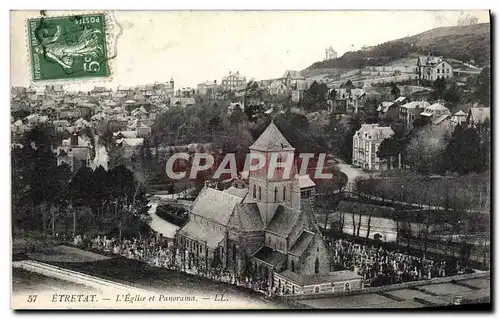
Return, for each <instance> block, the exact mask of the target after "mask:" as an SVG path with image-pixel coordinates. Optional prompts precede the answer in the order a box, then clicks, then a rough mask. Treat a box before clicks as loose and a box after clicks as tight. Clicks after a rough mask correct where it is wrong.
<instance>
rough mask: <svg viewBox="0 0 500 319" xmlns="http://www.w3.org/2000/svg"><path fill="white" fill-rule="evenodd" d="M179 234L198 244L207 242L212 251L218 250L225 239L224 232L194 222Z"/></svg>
mask: <svg viewBox="0 0 500 319" xmlns="http://www.w3.org/2000/svg"><path fill="white" fill-rule="evenodd" d="M179 233H180V234H181V235H183V236H186V237H189V238H191V239H194V240H196V241H198V242H206V243H207V246H208V247H210V248H212V249H215V248H217V246H219V243H220V242H221V241H222V239H224V233H223V232H220V231H215V230H213V229H212V228H211V227H208V226H205V225H203V224H200V223H197V222H193V221H191V222H189V223H187V224H186V225H185V226H184V227H182V229H180V230H179Z"/></svg>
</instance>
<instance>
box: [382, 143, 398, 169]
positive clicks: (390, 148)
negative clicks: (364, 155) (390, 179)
mask: <svg viewBox="0 0 500 319" xmlns="http://www.w3.org/2000/svg"><path fill="white" fill-rule="evenodd" d="M400 152H401V150H400V144H399V140H398V139H397V138H396V136H395V135H393V136H391V137H389V138H386V139H384V140H383V141H382V143H380V146H379V148H378V150H377V157H378V158H380V159H384V160H386V161H387V168H388V169H390V168H391V167H393V165H392V163H393V160H394V158H395V157H397V156H398V155H399V154H400Z"/></svg>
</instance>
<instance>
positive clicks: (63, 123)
mask: <svg viewBox="0 0 500 319" xmlns="http://www.w3.org/2000/svg"><path fill="white" fill-rule="evenodd" d="M52 125H53V126H54V128H55V130H56V132H57V133H62V132H64V130H65V129H67V128H68V127H71V124H70V123H69V121H67V120H55V121H52Z"/></svg>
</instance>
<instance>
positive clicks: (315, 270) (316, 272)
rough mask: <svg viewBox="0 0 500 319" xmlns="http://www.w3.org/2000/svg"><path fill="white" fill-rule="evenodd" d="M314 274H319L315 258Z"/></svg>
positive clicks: (317, 261) (317, 262)
mask: <svg viewBox="0 0 500 319" xmlns="http://www.w3.org/2000/svg"><path fill="white" fill-rule="evenodd" d="M314 273H315V274H319V259H318V257H316V261H315V262H314Z"/></svg>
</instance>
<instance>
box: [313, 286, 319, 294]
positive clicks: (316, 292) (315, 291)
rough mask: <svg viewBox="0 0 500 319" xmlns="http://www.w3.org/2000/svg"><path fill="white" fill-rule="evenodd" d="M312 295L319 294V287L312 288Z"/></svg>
mask: <svg viewBox="0 0 500 319" xmlns="http://www.w3.org/2000/svg"><path fill="white" fill-rule="evenodd" d="M314 293H315V294H319V286H316V287H314Z"/></svg>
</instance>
